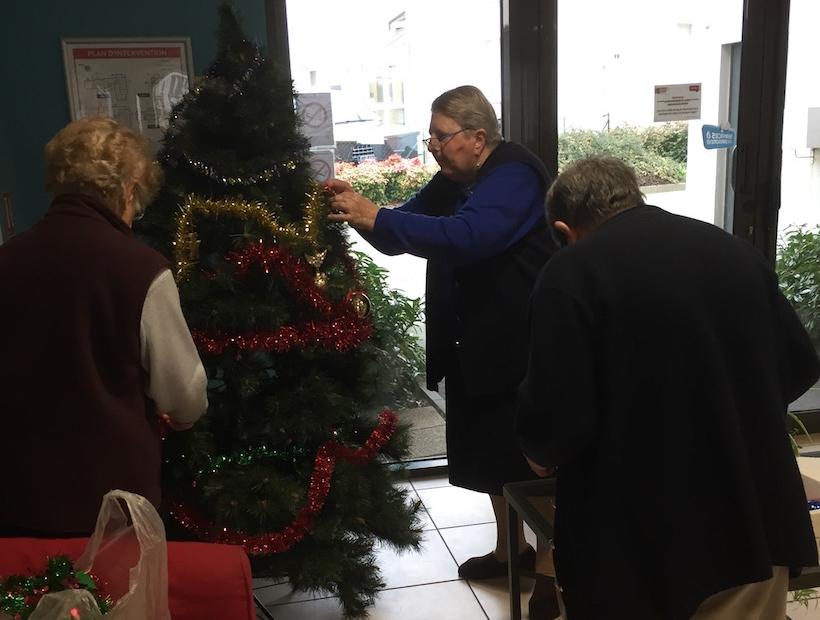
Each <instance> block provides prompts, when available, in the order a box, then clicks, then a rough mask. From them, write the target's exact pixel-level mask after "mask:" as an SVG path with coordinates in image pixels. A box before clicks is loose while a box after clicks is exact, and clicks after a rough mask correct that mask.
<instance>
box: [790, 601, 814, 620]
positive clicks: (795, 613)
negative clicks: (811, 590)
mask: <svg viewBox="0 0 820 620" xmlns="http://www.w3.org/2000/svg"><path fill="white" fill-rule="evenodd" d="M786 615H787V616H788V617H789V618H791V620H820V599H816V598H815V599H812V600H810V601H808V605H801V604H800V603H789V604H788V605H786Z"/></svg>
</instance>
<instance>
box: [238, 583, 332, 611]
mask: <svg viewBox="0 0 820 620" xmlns="http://www.w3.org/2000/svg"><path fill="white" fill-rule="evenodd" d="M253 593H254V595H255V596H256V598H258V599H259V602H260V603H262V604H263V605H265V606H266V607H270V606H271V605H284V604H286V603H298V602H299V601H310V600H313V599H315V598H326V597H328V596H330V593H329V592H325V591H318V592H306V591H304V590H294V589H293V588H291V586H290V583H289V582H287V581H285V582H284V583H280V584H277V585H272V586H267V587H260V588H254V591H253Z"/></svg>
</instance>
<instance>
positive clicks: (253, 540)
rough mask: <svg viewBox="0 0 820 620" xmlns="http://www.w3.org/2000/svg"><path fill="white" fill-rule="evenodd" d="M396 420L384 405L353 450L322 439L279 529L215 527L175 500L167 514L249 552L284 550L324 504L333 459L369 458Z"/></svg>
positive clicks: (202, 534)
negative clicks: (290, 515) (297, 505)
mask: <svg viewBox="0 0 820 620" xmlns="http://www.w3.org/2000/svg"><path fill="white" fill-rule="evenodd" d="M397 421H398V417H397V416H396V414H395V413H393V412H392V411H389V410H387V409H385V410H384V411H382V412H381V413H380V414H379V423H378V425H377V426H376V428H374V429H373V432H371V433H370V436H369V437H368V438H367V441H366V442H365V443H364V445H363V446H362V447H361V448H358V449H356V450H354V449H352V448H348V447H347V446H344V445H342V444H341V443H339V442H337V441H333V440H330V441H326V442H325V443H323V444H322V445H321V446H320V447H319V450H318V451H317V452H316V458H315V460H314V463H313V472H312V473H311V475H310V486H309V487H308V492H307V502H306V504H305V505H304V506H303V507H302V508H301V509H300V510H299V512H298V513H297V514H296V518H295V519H294V520H293V521H292V522H291V523H290V525H288V526H287V527H285V528H284V529H283V530H282V531H281V532H269V533H266V534H255V535H248V534H244V533H242V532H238V531H235V530H230V529H228V528H217V527H216V526H215V525H214V524H213V523H209V522H208V521H206V520H204V519H202V518H199V517H198V516H196V515H195V514H194V511H192V510H191V509H190V508H189V507H188V506H186V505H184V504H179V503H177V504H174V505H173V506H172V509H171V514H172V515H173V516H174V518H176V520H177V521H179V523H181V524H182V525H183V526H184V527H185V528H186V529H188V530H190V531H191V532H193V533H194V534H196V536H197V537H198V538H199V539H200V540H204V541H208V542H216V543H223V544H229V545H240V546H241V547H243V548H244V549H245V551H246V552H247V553H250V554H262V553H284V552H285V551H288V550H289V549H290V548H291V547H293V545H295V544H296V543H298V542H299V541H300V540H302V539H303V538H304V537H305V535H306V534H308V533H309V532H310V530H311V529H312V527H313V520H314V518H315V517H316V516H318V514H319V513H320V512H321V511H322V508H324V505H325V500H326V499H327V494H328V493H329V491H330V478H331V476H332V475H333V470H334V469H335V468H336V462H337V461H338V460H339V459H341V460H343V461H347V462H348V463H353V464H357V465H363V464H365V463H367V462H368V461H371V460H372V459H373V458H374V457H375V456H376V454H378V452H379V450H381V449H382V447H384V445H385V444H386V443H387V441H388V440H389V439H390V437H392V436H393V433H394V432H395V431H396V423H397Z"/></svg>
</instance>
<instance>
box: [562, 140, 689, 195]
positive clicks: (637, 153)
mask: <svg viewBox="0 0 820 620" xmlns="http://www.w3.org/2000/svg"><path fill="white" fill-rule="evenodd" d="M646 131H647V130H640V129H636V128H633V127H616V128H615V129H613V130H612V131H609V132H605V131H594V130H585V129H575V130H572V131H568V132H564V133H563V134H561V135H560V136H558V168H559V170H562V169H563V168H564V167H565V166H566V165H567V164H569V163H570V162H573V161H576V160H578V159H582V158H584V157H590V156H592V155H601V154H607V155H612V156H613V157H617V158H618V159H621V160H623V161H625V162H627V163H628V164H629V165H631V166H632V167H633V168H634V169H635V173H636V174H637V175H638V182H639V183H640V184H641V185H664V184H668V183H680V182H682V181H684V180H685V179H686V163H685V158H684V161H683V162H681V161H678V160H676V159H673V158H672V157H670V156H667V155H663V154H661V153H659V152H657V151H655V150H652V149H651V148H649V147H648V146H647V142H645V135H646ZM684 140H685V137H684ZM672 142H673V141H672V140H671V139H670V141H669V143H672ZM649 143H650V144H653V145H655V144H661V143H663V144H666V143H665V142H662V141H661V140H660V139H659V138H657V137H656V136H653V138H652V140H650V141H649Z"/></svg>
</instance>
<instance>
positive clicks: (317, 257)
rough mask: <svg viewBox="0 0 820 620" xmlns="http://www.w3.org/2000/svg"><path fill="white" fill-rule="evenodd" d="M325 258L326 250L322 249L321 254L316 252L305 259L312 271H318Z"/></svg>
mask: <svg viewBox="0 0 820 620" xmlns="http://www.w3.org/2000/svg"><path fill="white" fill-rule="evenodd" d="M326 256H327V249H324V250H322V251H321V252H316V254H312V255H310V256H308V257H307V262H308V264H310V266H311V267H313V268H314V269H319V267H321V266H322V263H323V262H325V257H326Z"/></svg>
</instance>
